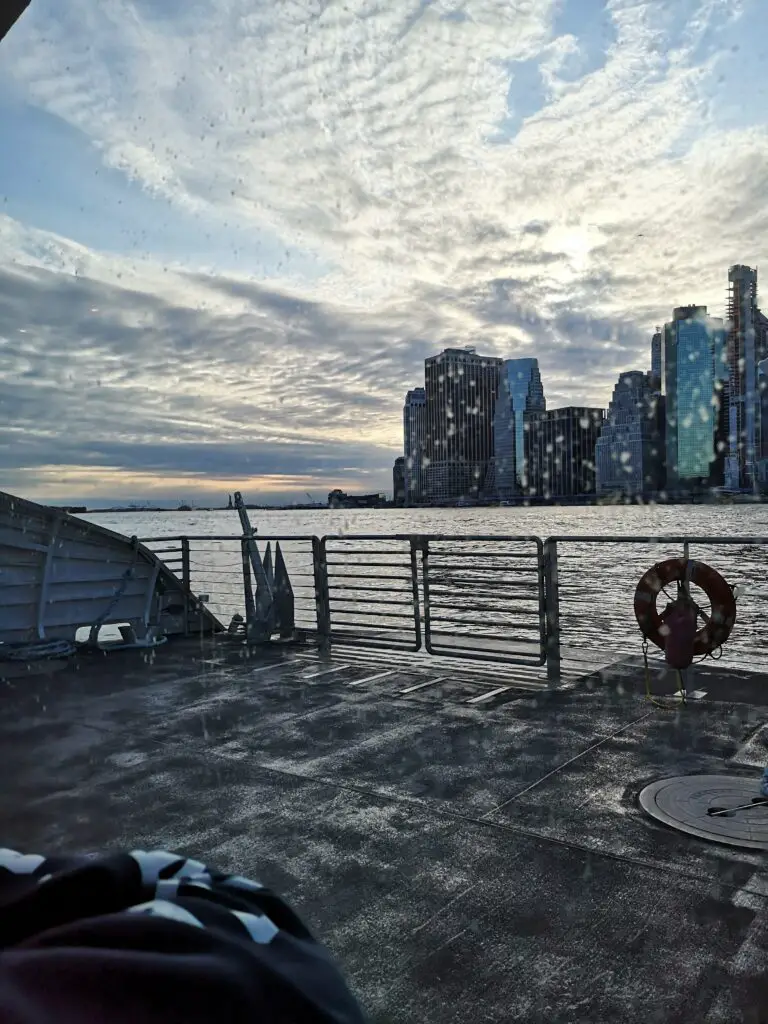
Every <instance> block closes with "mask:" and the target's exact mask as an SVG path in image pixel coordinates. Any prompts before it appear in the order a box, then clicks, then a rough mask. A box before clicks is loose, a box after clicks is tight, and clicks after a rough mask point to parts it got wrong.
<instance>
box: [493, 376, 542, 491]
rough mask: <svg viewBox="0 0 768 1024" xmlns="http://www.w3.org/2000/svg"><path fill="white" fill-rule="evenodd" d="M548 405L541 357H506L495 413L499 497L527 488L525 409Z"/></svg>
mask: <svg viewBox="0 0 768 1024" xmlns="http://www.w3.org/2000/svg"><path fill="white" fill-rule="evenodd" d="M546 408H547V403H546V399H545V398H544V388H543V386H542V383H541V374H540V373H539V361H538V359H505V360H504V362H503V363H502V364H501V372H500V374H499V390H498V394H497V396H496V409H495V412H494V417H493V447H494V471H495V472H494V484H495V486H494V489H495V492H496V494H497V495H498V497H500V498H509V497H511V496H512V495H513V494H521V493H523V492H524V489H525V486H526V483H527V480H526V479H525V474H524V473H523V468H524V455H525V444H524V440H523V439H524V429H525V413H526V412H534V411H538V412H542V411H544V410H545V409H546Z"/></svg>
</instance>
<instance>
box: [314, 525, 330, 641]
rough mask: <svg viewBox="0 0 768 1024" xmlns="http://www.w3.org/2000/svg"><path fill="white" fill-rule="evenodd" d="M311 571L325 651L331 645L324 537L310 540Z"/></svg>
mask: <svg viewBox="0 0 768 1024" xmlns="http://www.w3.org/2000/svg"><path fill="white" fill-rule="evenodd" d="M312 571H313V573H314V577H315V611H316V614H317V634H318V636H319V637H320V646H321V648H322V649H323V650H324V651H327V650H328V648H329V647H330V643H331V598H330V593H329V589H328V561H327V558H326V551H325V537H323V539H322V540H321V539H320V538H319V537H313V538H312Z"/></svg>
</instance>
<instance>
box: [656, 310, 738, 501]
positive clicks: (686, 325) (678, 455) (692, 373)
mask: <svg viewBox="0 0 768 1024" xmlns="http://www.w3.org/2000/svg"><path fill="white" fill-rule="evenodd" d="M672 317H673V318H672V321H671V322H670V323H667V324H665V325H664V390H665V394H666V424H665V430H666V444H665V449H666V462H667V488H668V489H669V490H673V491H674V490H679V489H688V488H690V487H693V486H698V485H709V486H719V485H720V484H722V482H723V467H724V461H725V451H726V448H727V425H726V411H727V402H726V401H724V398H725V395H724V392H727V385H728V365H727V361H726V347H725V328H724V326H723V321H722V320H719V319H717V318H715V317H711V316H708V315H707V307H706V306H680V307H678V308H677V309H675V310H674V312H673V315H672Z"/></svg>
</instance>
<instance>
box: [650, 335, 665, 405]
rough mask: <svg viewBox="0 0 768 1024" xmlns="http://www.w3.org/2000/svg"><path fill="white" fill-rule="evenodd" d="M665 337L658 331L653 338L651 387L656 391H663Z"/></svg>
mask: <svg viewBox="0 0 768 1024" xmlns="http://www.w3.org/2000/svg"><path fill="white" fill-rule="evenodd" d="M663 344H664V336H663V334H662V332H661V331H660V330H658V329H657V330H656V332H655V333H654V335H653V337H652V338H651V386H652V387H653V388H654V389H655V390H656V391H661V378H662V359H661V354H662V347H663Z"/></svg>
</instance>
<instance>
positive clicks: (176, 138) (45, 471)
mask: <svg viewBox="0 0 768 1024" xmlns="http://www.w3.org/2000/svg"><path fill="white" fill-rule="evenodd" d="M84 26H87V30H85V29H84ZM766 29H768V8H766V5H765V4H764V3H762V2H761V0H734V2H733V3H724V2H720V0H718V2H712V0H658V2H654V3H653V4H638V3H635V2H629V0H611V2H610V3H608V2H603V0H542V2H541V3H536V4H527V5H510V4H509V3H507V2H506V0H482V2H481V0H462V3H461V4H458V3H454V2H453V0H435V2H434V3H431V4H419V3H417V2H416V0H393V2H392V3H390V4H386V5H384V4H381V5H378V6H377V5H374V6H373V7H371V5H369V4H365V5H364V4H362V3H361V2H358V0H352V2H351V3H347V2H346V0H345V2H343V3H342V2H341V0H331V2H329V3H327V4H323V5H322V7H319V8H317V9H315V8H314V7H312V5H310V6H302V5H298V6H296V5H294V6H293V7H291V6H290V5H288V6H286V5H280V4H274V3H268V2H266V0H255V3H253V4H250V5H242V4H240V5H238V4H233V3H231V2H230V0H211V3H210V4H206V5H195V4H191V5H183V4H181V5H180V4H176V3H166V2H164V0H131V2H130V3H115V2H112V0H105V2H104V3H103V4H98V5H93V4H92V3H86V0H72V2H70V3H67V4H61V3H56V2H54V0H33V3H32V4H31V5H30V7H29V8H28V10H27V11H26V12H25V13H24V14H22V16H21V18H20V19H19V22H18V24H17V25H16V26H15V27H14V28H13V29H12V30H11V32H10V33H9V35H8V36H7V38H5V39H4V40H3V41H2V43H0V47H2V48H1V49H0V58H1V59H0V126H1V127H2V131H3V138H4V144H5V146H6V149H7V151H8V152H12V153H13V159H10V160H6V161H3V162H2V166H1V167H0V197H1V199H2V201H1V202H0V344H2V347H3V359H2V361H1V362H2V368H1V369H0V409H2V410H3V413H4V415H2V416H0V486H2V487H3V488H4V489H6V490H9V491H12V492H14V493H20V494H24V495H27V496H29V497H32V498H37V499H40V500H50V501H54V500H55V501H61V502H69V501H77V503H80V502H82V501H86V502H93V501H94V500H95V499H97V498H102V499H103V500H105V501H106V502H107V503H110V504H112V503H114V502H115V501H120V500H125V501H127V500H139V499H147V500H160V499H163V500H165V501H167V500H169V499H170V500H179V499H182V498H184V499H186V500H187V501H191V502H195V503H198V504H203V505H206V504H212V503H215V502H216V501H218V500H219V499H220V496H221V495H225V494H226V493H227V492H231V491H233V490H235V489H243V490H245V491H247V492H248V493H250V494H253V495H258V496H259V497H260V498H261V499H262V500H268V501H275V502H279V501H285V500H301V499H302V498H303V497H305V493H306V492H307V491H308V492H309V493H310V494H314V493H327V491H328V490H329V489H332V488H334V487H340V488H342V489H344V490H345V491H361V492H369V491H378V490H390V488H391V463H392V458H393V454H394V452H395V451H398V450H399V449H400V446H401V443H402V438H401V430H402V421H401V416H402V398H403V395H404V394H405V392H406V391H407V390H408V388H409V387H411V386H412V385H413V383H414V381H418V374H419V370H420V367H421V366H422V365H423V363H424V360H425V358H427V357H428V356H429V355H431V354H433V353H436V352H439V351H442V350H443V349H445V348H449V347H457V346H458V347H465V346H468V345H474V346H475V347H476V348H477V350H478V352H482V353H483V354H485V355H487V356H489V357H492V358H497V359H504V358H510V357H512V356H517V357H521V358H525V357H535V358H537V359H538V361H539V367H540V370H541V374H542V378H543V379H544V380H545V381H546V389H547V400H548V403H549V405H551V406H552V407H562V406H566V405H568V404H579V405H586V406H590V407H593V406H594V407H597V406H602V407H603V408H605V407H607V405H608V402H609V399H610V396H611V394H612V391H613V388H614V385H615V383H616V380H617V379H618V376H619V373H621V372H623V371H625V370H629V369H635V368H638V367H642V368H645V367H646V365H647V355H646V352H647V346H648V338H649V336H650V334H651V332H652V331H653V329H654V327H655V326H656V325H659V324H662V323H663V322H665V321H666V320H667V319H668V316H669V309H670V308H671V307H672V306H673V305H675V304H677V303H680V302H686V301H692V300H695V301H696V302H698V303H701V304H703V305H707V306H708V308H709V309H710V310H711V311H712V312H713V313H715V314H717V315H720V314H721V313H722V315H725V310H724V309H723V308H722V307H723V296H724V284H723V279H722V268H723V267H727V266H731V265H735V264H737V263H745V264H747V265H749V266H751V267H760V266H764V265H765V261H766V257H767V256H768V230H767V229H768V210H766V207H765V204H764V202H763V201H762V196H763V195H764V193H765V187H766V182H765V180H764V178H765V170H764V169H765V167H766V166H768V160H766V157H767V156H768V130H767V128H766V121H767V120H768V115H767V114H766V106H765V104H764V103H761V102H760V98H761V95H762V94H763V93H764V91H765V87H766V83H767V82H768V61H766V60H765V56H764V54H763V52H762V49H761V47H762V45H763V44H762V43H760V42H757V43H756V42H755V41H756V40H758V41H759V40H762V39H766V38H768V32H767V31H766ZM254 53H258V54H259V59H258V60H254ZM745 78H746V79H748V80H749V83H750V91H751V94H753V95H754V96H755V97H756V102H754V103H752V104H741V103H740V102H739V101H738V99H737V98H738V97H739V96H741V95H743V90H742V88H741V84H742V82H743V81H744V80H745ZM704 238H706V239H707V240H708V244H707V245H703V244H702V240H703V239H704ZM641 358H642V362H641V361H640V360H641ZM586 365H589V367H590V373H589V378H588V380H587V381H586V382H585V381H584V380H582V379H581V378H582V371H583V367H584V366H586ZM745 416H746V413H745ZM745 424H746V418H745ZM176 496H178V498H176Z"/></svg>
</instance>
